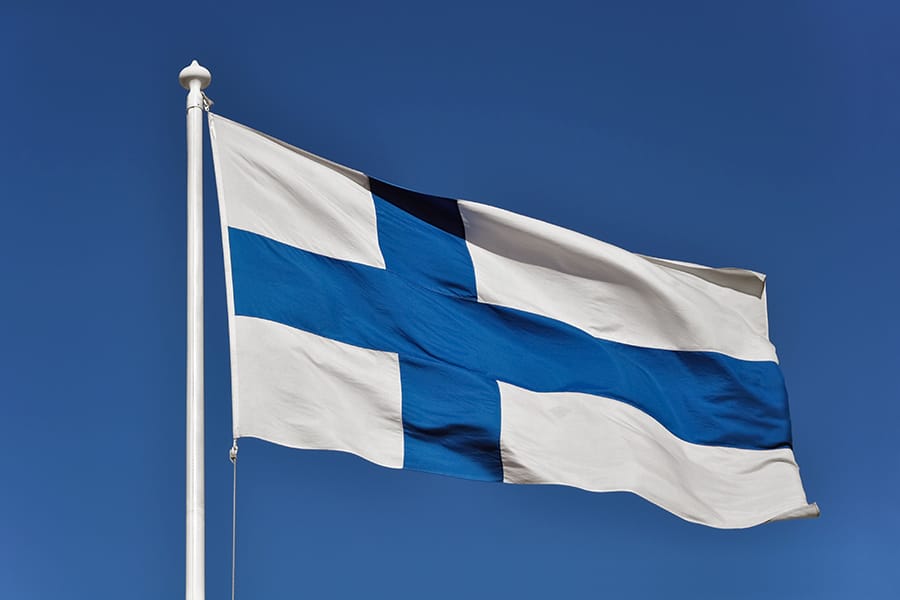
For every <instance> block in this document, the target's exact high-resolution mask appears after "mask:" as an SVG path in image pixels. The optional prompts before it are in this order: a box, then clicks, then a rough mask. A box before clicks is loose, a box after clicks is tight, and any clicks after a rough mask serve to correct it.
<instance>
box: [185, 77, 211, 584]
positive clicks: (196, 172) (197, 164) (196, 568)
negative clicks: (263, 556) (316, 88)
mask: <svg viewBox="0 0 900 600" xmlns="http://www.w3.org/2000/svg"><path fill="white" fill-rule="evenodd" d="M211 78H212V77H211V75H210V73H209V71H208V70H207V69H205V68H204V67H201V66H200V65H199V64H197V61H196V60H195V61H193V62H192V63H191V64H190V65H189V66H187V67H185V68H184V69H182V70H181V73H179V75H178V81H179V82H181V85H182V87H184V88H185V89H186V90H188V95H187V463H186V464H187V469H186V470H187V480H186V489H185V507H186V510H185V533H186V535H185V581H184V596H185V599H186V600H204V598H205V595H206V590H205V586H206V557H205V554H206V548H205V544H206V531H205V529H206V501H205V498H204V473H203V93H202V91H201V90H203V89H205V88H206V86H208V85H209V82H210V79H211Z"/></svg>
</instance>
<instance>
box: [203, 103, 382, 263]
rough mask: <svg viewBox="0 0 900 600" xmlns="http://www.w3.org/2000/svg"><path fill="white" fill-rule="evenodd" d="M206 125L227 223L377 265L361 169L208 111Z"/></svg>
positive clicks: (326, 253)
mask: <svg viewBox="0 0 900 600" xmlns="http://www.w3.org/2000/svg"><path fill="white" fill-rule="evenodd" d="M209 131H210V138H211V140H212V147H213V155H214V157H215V161H216V176H217V184H218V185H217V187H218V189H219V199H220V204H221V209H222V211H223V218H224V215H227V218H228V226H229V227H235V228H238V229H243V230H245V231H250V232H253V233H258V234H260V235H264V236H266V237H268V238H271V239H273V240H276V241H279V242H282V243H285V244H290V245H291V246H295V247H297V248H302V249H304V250H309V251H310V252H315V253H316V254H321V255H324V256H330V257H332V258H339V259H341V260H348V261H353V262H356V263H361V264H364V265H369V266H372V267H381V268H384V258H383V257H382V255H381V249H380V248H379V246H378V227H377V224H376V222H375V205H374V203H373V202H372V194H371V193H370V192H369V190H368V188H367V186H368V178H367V177H366V176H365V175H363V174H362V173H360V172H358V171H353V170H352V169H348V168H346V167H342V166H340V165H335V164H334V163H330V162H328V161H326V160H324V159H321V158H319V157H318V156H315V155H313V154H309V153H308V152H304V151H303V150H300V149H299V148H294V147H293V146H289V145H287V144H285V143H283V142H279V141H277V140H274V139H272V138H269V137H266V136H264V135H262V134H260V133H259V132H257V131H254V130H252V129H249V128H248V127H245V126H243V125H241V124H239V123H235V122H234V121H230V120H228V119H226V118H224V117H220V116H214V115H212V114H211V113H210V116H209ZM323 232H327V235H323Z"/></svg>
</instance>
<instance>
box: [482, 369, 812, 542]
mask: <svg viewBox="0 0 900 600" xmlns="http://www.w3.org/2000/svg"><path fill="white" fill-rule="evenodd" d="M499 387H500V406H501V409H500V412H501V415H502V425H501V430H500V455H501V458H502V460H503V479H504V481H506V482H508V483H556V484H563V485H571V486H575V487H579V488H582V489H585V490H590V491H595V492H608V491H630V492H634V493H635V494H638V495H640V496H642V497H644V498H646V499H647V500H649V501H650V502H653V503H654V504H657V505H659V506H661V507H663V508H665V509H666V510H669V511H671V512H673V513H675V514H677V515H678V516H680V517H682V518H684V519H686V520H688V521H693V522H695V523H703V524H705V525H711V526H713V527H722V528H740V527H750V526H752V525H758V524H760V523H763V522H765V521H769V520H776V519H778V518H785V517H790V518H797V517H804V516H815V515H816V514H818V509H817V508H816V507H815V505H808V504H807V502H806V495H805V493H804V491H803V486H802V484H801V483H800V473H799V469H798V467H797V463H796V462H795V461H794V454H793V452H792V451H791V450H790V449H787V448H783V449H776V450H743V449H738V448H722V447H716V446H701V445H697V444H691V443H688V442H685V441H683V440H681V439H679V438H677V437H675V436H674V435H672V434H671V433H669V431H668V430H667V429H666V428H665V427H663V426H662V425H660V424H659V423H658V422H657V421H656V420H654V419H653V418H652V417H650V416H649V415H647V414H646V413H644V412H642V411H640V410H638V409H636V408H634V407H633V406H630V405H628V404H625V403H623V402H619V401H616V400H610V399H608V398H603V397H600V396H594V395H590V394H579V393H570V392H563V393H549V394H548V393H537V392H532V391H529V390H525V389H522V388H519V387H516V386H513V385H510V384H507V383H503V382H500V384H499Z"/></svg>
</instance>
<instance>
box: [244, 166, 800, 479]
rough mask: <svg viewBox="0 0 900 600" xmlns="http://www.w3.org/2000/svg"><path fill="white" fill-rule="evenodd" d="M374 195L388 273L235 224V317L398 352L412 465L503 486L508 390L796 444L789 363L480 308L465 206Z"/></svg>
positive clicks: (376, 188) (375, 186) (682, 427)
mask: <svg viewBox="0 0 900 600" xmlns="http://www.w3.org/2000/svg"><path fill="white" fill-rule="evenodd" d="M371 187H372V192H373V201H374V203H375V210H376V217H377V222H378V242H379V246H380V248H381V252H382V255H383V256H384V260H385V264H386V268H385V269H379V268H375V267H370V266H367V265H361V264H358V263H353V262H348V261H342V260H338V259H334V258H330V257H325V256H321V255H318V254H314V253H312V252H308V251H305V250H301V249H298V248H294V247H291V246H287V245H285V244H281V243H279V242H276V241H274V240H271V239H268V238H265V237H263V236H260V235H257V234H253V233H249V232H246V231H242V230H239V229H229V241H230V245H231V264H232V274H233V278H234V299H235V312H236V314H238V315H247V316H253V317H259V318H264V319H269V320H272V321H276V322H279V323H283V324H286V325H289V326H291V327H296V328H298V329H302V330H304V331H308V332H311V333H314V334H317V335H321V336H324V337H328V338H331V339H335V340H339V341H341V342H344V343H347V344H352V345H355V346H360V347H363V348H370V349H374V350H381V351H388V352H395V353H397V354H398V355H399V357H400V378H401V389H402V393H403V430H404V467H406V468H412V469H417V470H422V471H429V472H434V473H443V474H447V475H454V476H458V477H466V478H470V479H482V480H491V481H501V480H502V478H503V468H502V464H501V460H500V422H501V406H500V395H499V391H498V386H497V382H498V381H504V382H507V383H510V384H513V385H516V386H519V387H523V388H526V389H529V390H533V391H537V392H561V391H570V392H584V393H589V394H596V395H600V396H604V397H607V398H614V399H617V400H620V401H622V402H626V403H628V404H631V405H632V406H635V407H637V408H639V409H640V410H643V411H644V412H646V413H648V414H650V415H651V416H653V417H654V418H655V419H656V420H657V421H659V422H660V423H662V424H663V425H664V426H665V427H666V428H667V429H668V430H669V431H671V432H672V433H674V434H675V435H677V436H678V437H680V438H682V439H684V440H686V441H689V442H693V443H697V444H707V445H716V446H730V447H739V448H751V449H762V448H776V447H782V446H789V445H790V435H791V434H790V424H789V417H788V412H787V397H786V392H785V390H784V382H783V379H782V376H781V372H780V369H779V368H778V365H776V364H775V363H772V362H752V361H743V360H738V359H735V358H731V357H728V356H725V355H722V354H718V353H713V352H687V351H671V350H658V349H650V348H641V347H636V346H629V345H626V344H621V343H617V342H611V341H608V340H602V339H597V338H594V337H592V336H591V335H589V334H587V333H586V332H584V331H582V330H580V329H577V328H575V327H573V326H571V325H568V324H566V323H563V322H560V321H557V320H554V319H550V318H547V317H544V316H541V315H535V314H531V313H527V312H523V311H519V310H515V309H511V308H506V307H501V306H496V305H491V304H486V303H482V302H478V300H477V293H476V281H475V272H474V269H473V267H472V261H471V257H470V255H469V252H468V249H467V247H466V243H465V230H464V227H463V224H462V220H461V218H460V216H459V209H458V206H457V203H456V202H455V201H453V200H448V199H445V198H438V197H434V196H426V195H424V194H417V193H414V192H409V191H407V190H403V189H401V188H397V187H394V186H391V185H389V184H386V183H383V182H380V181H378V180H375V179H371Z"/></svg>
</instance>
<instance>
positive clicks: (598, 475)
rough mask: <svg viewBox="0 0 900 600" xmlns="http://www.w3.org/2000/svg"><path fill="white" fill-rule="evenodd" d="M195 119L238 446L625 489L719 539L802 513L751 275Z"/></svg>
mask: <svg viewBox="0 0 900 600" xmlns="http://www.w3.org/2000/svg"><path fill="white" fill-rule="evenodd" d="M209 124H210V135H211V138H212V148H213V157H214V163H215V171H216V184H217V189H218V197H219V209H220V214H221V222H222V241H223V246H224V254H225V272H226V287H227V294H228V324H229V335H230V344H231V372H232V401H233V427H234V436H235V437H236V438H238V437H255V438H260V439H263V440H268V441H270V442H274V443H276V444H281V445H284V446H289V447H294V448H307V449H328V450H341V451H345V452H351V453H354V454H357V455H359V456H361V457H363V458H365V459H367V460H369V461H371V462H374V463H377V464H379V465H383V466H386V467H393V468H405V469H415V470H419V471H426V472H431V473H441V474H445V475H451V476H456V477H463V478H467V479H477V480H484V481H497V482H506V483H533V484H562V485H568V486H574V487H577V488H582V489H585V490H590V491H597V492H603V491H629V492H633V493H635V494H638V495H640V496H642V497H643V498H645V499H647V500H649V501H650V502H653V503H654V504H657V505H658V506H660V507H662V508H664V509H666V510H668V511H670V512H672V513H674V514H675V515H678V516H679V517H682V518H683V519H686V520H688V521H693V522H696V523H701V524H705V525H709V526H713V527H720V528H742V527H750V526H753V525H758V524H760V523H764V522H767V521H772V520H779V519H787V518H799V517H809V516H816V515H818V508H817V507H816V505H815V504H809V503H808V502H807V499H806V494H805V492H804V489H803V485H802V482H801V480H800V473H799V469H798V466H797V462H796V461H795V458H794V453H793V449H792V441H791V424H790V415H789V412H788V401H787V392H786V389H785V384H784V379H783V377H782V374H781V369H780V368H779V365H778V358H777V355H776V353H775V348H774V347H773V345H772V344H771V342H770V341H769V332H768V319H767V312H766V310H767V309H766V280H765V277H764V276H763V275H761V274H759V273H756V272H752V271H746V270H740V269H716V268H710V267H704V266H701V265H696V264H689V263H684V262H677V261H670V260H662V259H658V258H651V257H647V256H642V255H638V254H634V253H631V252H628V251H626V250H623V249H621V248H618V247H616V246H613V245H610V244H607V243H604V242H602V241H599V240H596V239H593V238H590V237H587V236H584V235H581V234H579V233H576V232H573V231H570V230H567V229H564V228H561V227H557V226H555V225H551V224H548V223H545V222H541V221H538V220H535V219H531V218H529V217H525V216H521V215H518V214H515V213H512V212H508V211H505V210H501V209H498V208H494V207H491V206H489V205H486V204H480V203H476V202H470V201H464V200H452V199H448V198H441V197H437V196H432V195H428V194H422V193H418V192H413V191H410V190H406V189H403V188H400V187H397V186H395V185H392V184H389V183H387V182H384V181H381V180H379V179H376V178H374V177H370V176H367V175H365V174H363V173H361V172H359V171H355V170H353V169H350V168H347V167H343V166H340V165H338V164H335V163H332V162H330V161H327V160H325V159H322V158H319V157H317V156H314V155H312V154H310V153H308V152H305V151H303V150H300V149H298V148H295V147H293V146H291V145H289V144H286V143H284V142H281V141H278V140H276V139H274V138H272V137H269V136H266V135H264V134H262V133H259V132H257V131H254V130H253V129H250V128H248V127H246V126H244V125H241V124H239V123H236V122H234V121H231V120H228V119H226V118H224V117H221V116H218V115H213V114H212V113H210V114H209Z"/></svg>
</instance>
